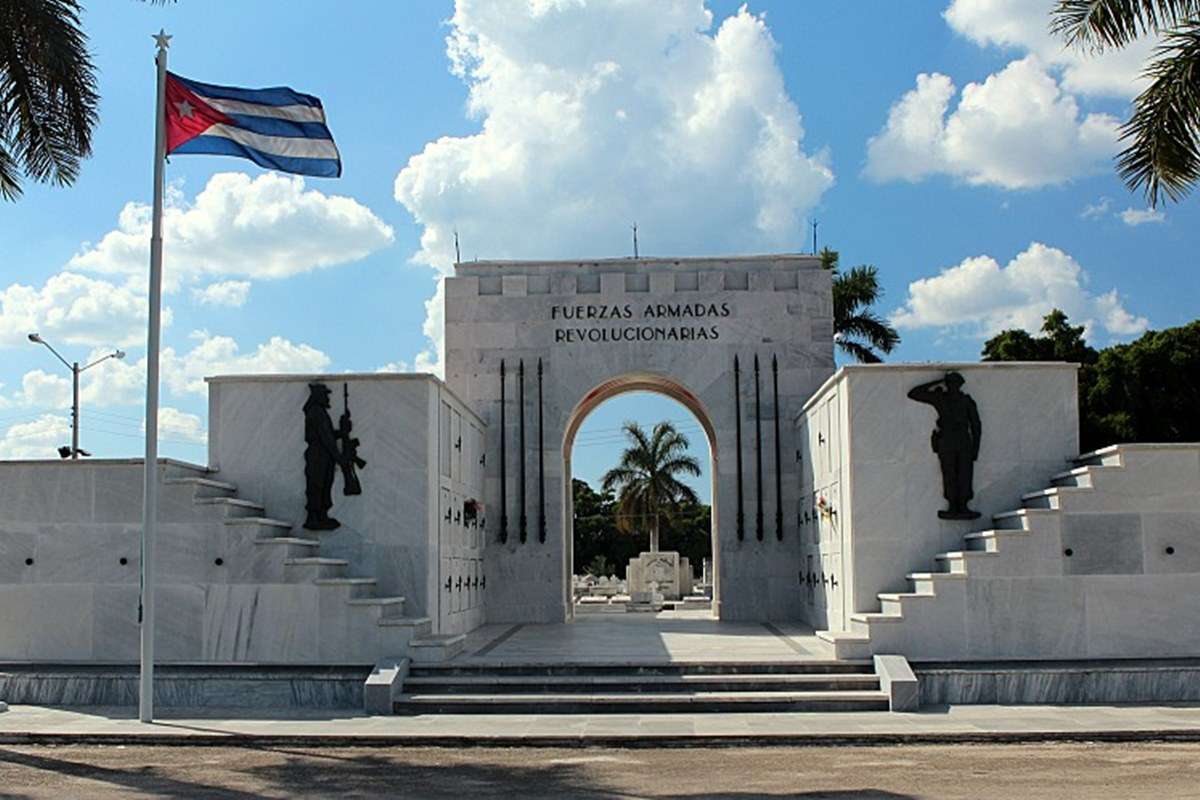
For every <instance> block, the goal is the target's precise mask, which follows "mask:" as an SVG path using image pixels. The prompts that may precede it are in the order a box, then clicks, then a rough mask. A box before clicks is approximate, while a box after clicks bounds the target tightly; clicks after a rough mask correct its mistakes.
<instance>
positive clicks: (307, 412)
mask: <svg viewBox="0 0 1200 800" xmlns="http://www.w3.org/2000/svg"><path fill="white" fill-rule="evenodd" d="M329 395H330V390H329V387H328V386H326V385H325V384H323V383H310V384H309V385H308V400H307V401H306V402H305V404H304V443H305V448H304V484H305V487H304V494H305V504H304V507H305V510H306V511H307V516H306V518H305V520H304V527H305V528H306V529H308V530H311V531H331V530H334V529H335V528H338V527H340V526H341V523H340V522H338V521H337V520H336V519H334V518H333V517H331V516H329V510H330V509H331V508H333V480H334V476H335V474H336V473H337V469H338V468H339V467H340V468H341V471H342V483H343V486H342V493H343V494H344V495H346V496H350V495H356V494H362V484H361V483H359V480H358V470H360V469H362V468H364V467H366V466H367V462H366V461H364V460H363V459H362V458H361V457H360V456H359V455H358V445H359V440H358V439H357V438H354V437H352V436H351V435H350V432H351V431H352V430H353V428H354V425H353V422H352V421H351V419H350V387H349V385H348V384H345V383H343V384H342V404H343V405H342V408H343V410H342V415H341V417H340V418H339V419H338V427H337V428H336V429H335V428H334V427H333V421H332V420H331V419H330V418H329V407H330V401H329Z"/></svg>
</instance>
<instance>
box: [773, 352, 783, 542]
mask: <svg viewBox="0 0 1200 800" xmlns="http://www.w3.org/2000/svg"><path fill="white" fill-rule="evenodd" d="M771 387H772V391H773V392H774V394H775V538H776V539H778V540H779V541H781V542H782V541H783V459H781V458H780V456H779V360H778V359H776V358H775V356H771Z"/></svg>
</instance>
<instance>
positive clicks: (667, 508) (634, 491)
mask: <svg viewBox="0 0 1200 800" xmlns="http://www.w3.org/2000/svg"><path fill="white" fill-rule="evenodd" d="M624 431H625V436H626V437H627V438H628V440H629V446H628V447H627V448H625V451H624V452H623V453H622V454H621V461H620V463H619V464H617V466H615V467H613V468H612V469H610V470H609V471H608V472H606V473H605V474H604V478H603V480H602V482H601V485H602V486H603V488H604V491H606V492H611V491H616V492H617V528H618V529H619V530H621V531H623V532H625V533H632V532H634V531H637V530H639V529H645V528H646V527H647V526H648V527H649V529H650V552H652V553H654V552H657V551H658V533H659V524H660V521H661V520H663V519H667V520H669V519H671V518H672V517H673V516H674V514H675V512H676V511H677V510H678V509H679V506H680V503H696V502H698V501H697V499H696V493H695V492H694V491H692V488H691V487H690V486H688V485H687V484H685V483H683V482H682V481H680V480H679V476H682V475H692V476H698V475H699V474H700V463H699V462H698V461H697V460H696V459H695V457H694V456H691V455H689V454H688V452H687V450H688V440H687V437H686V436H684V435H683V434H682V433H680V432H679V431H677V430H675V426H674V425H672V424H671V423H669V422H660V423H658V424H657V425H655V426H654V430H653V431H652V432H650V433H649V434H647V433H646V431H645V430H644V429H643V428H642V427H641V426H640V425H638V424H637V423H636V422H626V423H625V425H624Z"/></svg>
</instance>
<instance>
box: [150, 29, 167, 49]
mask: <svg viewBox="0 0 1200 800" xmlns="http://www.w3.org/2000/svg"><path fill="white" fill-rule="evenodd" d="M151 36H152V37H153V38H154V43H155V44H157V45H158V49H159V50H166V49H167V48H168V47H170V46H171V37H170V36H169V35H168V34H167V32H166V31H164V30H163V29H162V28H159V29H158V33H153V34H151Z"/></svg>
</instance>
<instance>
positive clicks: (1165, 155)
mask: <svg viewBox="0 0 1200 800" xmlns="http://www.w3.org/2000/svg"><path fill="white" fill-rule="evenodd" d="M1051 28H1052V29H1053V30H1054V32H1055V33H1057V34H1059V35H1061V36H1062V37H1063V38H1064V39H1065V40H1066V41H1067V43H1068V44H1071V45H1075V46H1077V47H1086V48H1090V49H1092V50H1094V51H1101V50H1103V49H1105V48H1114V49H1120V48H1122V47H1125V46H1126V45H1128V44H1129V43H1130V42H1132V41H1133V40H1134V39H1137V38H1138V37H1140V36H1144V35H1146V34H1154V35H1158V36H1159V37H1160V42H1159V46H1158V48H1157V49H1156V50H1155V53H1154V57H1153V58H1152V59H1151V60H1150V62H1149V64H1148V65H1147V66H1146V69H1145V72H1144V73H1143V74H1144V75H1145V76H1146V77H1147V78H1149V79H1150V85H1149V86H1148V87H1146V90H1145V91H1143V92H1142V93H1141V94H1140V95H1138V97H1137V99H1135V100H1134V102H1133V113H1132V115H1131V116H1130V118H1129V121H1128V122H1126V123H1125V124H1124V125H1123V126H1121V140H1122V141H1125V142H1128V146H1127V147H1126V148H1125V149H1124V150H1122V151H1121V152H1120V154H1118V156H1117V172H1119V173H1120V175H1121V177H1122V178H1123V179H1124V180H1125V185H1126V186H1128V187H1129V189H1130V190H1137V189H1142V190H1143V191H1144V193H1145V195H1146V201H1147V202H1148V203H1149V204H1150V206H1151V207H1152V208H1153V207H1155V206H1157V205H1158V202H1159V200H1160V199H1161V198H1162V195H1164V194H1165V195H1166V196H1167V197H1168V198H1170V199H1171V200H1173V201H1176V202H1178V201H1179V200H1181V199H1183V197H1185V196H1186V195H1187V194H1188V192H1190V191H1191V190H1192V187H1193V186H1194V185H1195V183H1196V181H1197V180H1198V179H1200V0H1059V2H1058V5H1057V7H1056V8H1055V9H1054V11H1053V13H1052V23H1051Z"/></svg>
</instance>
